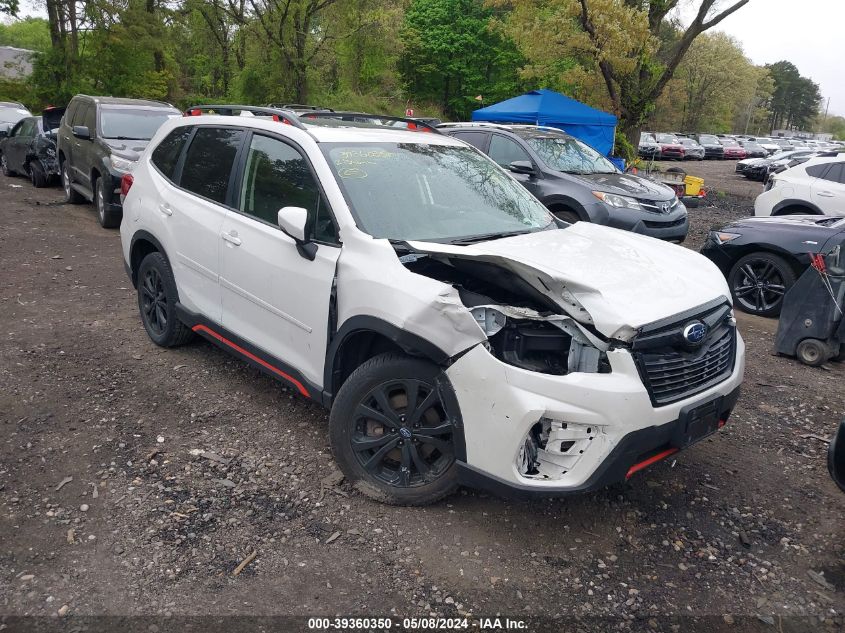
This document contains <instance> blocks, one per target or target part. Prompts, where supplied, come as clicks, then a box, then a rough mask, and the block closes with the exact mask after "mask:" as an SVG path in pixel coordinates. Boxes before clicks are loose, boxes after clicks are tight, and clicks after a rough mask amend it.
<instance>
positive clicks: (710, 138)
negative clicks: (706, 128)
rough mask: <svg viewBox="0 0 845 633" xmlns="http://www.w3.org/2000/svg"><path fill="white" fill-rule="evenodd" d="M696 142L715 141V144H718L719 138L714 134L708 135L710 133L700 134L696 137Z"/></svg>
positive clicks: (711, 142)
mask: <svg viewBox="0 0 845 633" xmlns="http://www.w3.org/2000/svg"><path fill="white" fill-rule="evenodd" d="M698 142H699V143H710V144H713V143H715V144H716V145H718V144H719V139H718V138H717V137H715V136H712V135H710V134H702V135H701V136H699V137H698Z"/></svg>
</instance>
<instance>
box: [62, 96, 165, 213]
mask: <svg viewBox="0 0 845 633" xmlns="http://www.w3.org/2000/svg"><path fill="white" fill-rule="evenodd" d="M180 114H181V113H180V112H179V110H177V109H176V108H174V107H173V106H172V105H170V104H169V103H163V102H161V101H147V100H143V99H122V98H117V97H89V96H88V95H76V96H75V97H74V98H73V99H71V102H70V104H69V105H68V107H67V111H66V112H65V115H64V117H62V124H61V126H60V128H59V134H58V143H57V145H58V148H57V151H58V157H59V170H60V172H61V177H62V186H63V187H64V190H65V197H66V198H67V201H68V202H72V203H80V202H85V201H92V202H93V203H94V206H95V207H96V209H97V218H98V219H99V221H100V224H101V225H102V226H103V227H106V228H112V227H116V226H120V219H121V216H122V215H123V212H122V208H121V205H120V181H121V179H122V178H123V175H124V174H126V173H128V172H129V171H130V170H131V169H132V167H133V166H134V164H135V161H137V160H138V157H139V156H140V155H141V152H143V151H144V148H145V147H146V146H147V143H149V141H150V139H151V138H152V137H153V135H154V134H155V133H156V131H157V130H158V128H159V127H160V126H161V124H162V123H164V122H165V121H167V119H169V118H171V117H174V116H180Z"/></svg>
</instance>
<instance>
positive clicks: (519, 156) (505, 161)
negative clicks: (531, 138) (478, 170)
mask: <svg viewBox="0 0 845 633" xmlns="http://www.w3.org/2000/svg"><path fill="white" fill-rule="evenodd" d="M489 153H490V158H492V159H493V160H494V161H496V163H498V164H499V165H501V166H502V167H507V166H508V165H510V164H511V163H514V162H516V161H528V162H529V163H530V162H531V158H530V157H529V156H528V152H526V151H525V150H524V149H522V148H521V147H520V146H519V145H517V143H516V142H515V141H513V140H512V139H509V138H507V137H504V136H500V135H499V134H494V135H493V138H491V139H490V152H489Z"/></svg>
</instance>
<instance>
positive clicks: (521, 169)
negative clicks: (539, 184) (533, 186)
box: [508, 160, 536, 176]
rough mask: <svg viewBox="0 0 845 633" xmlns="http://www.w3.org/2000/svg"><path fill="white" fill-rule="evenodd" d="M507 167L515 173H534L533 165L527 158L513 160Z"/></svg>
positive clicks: (530, 174) (531, 174)
mask: <svg viewBox="0 0 845 633" xmlns="http://www.w3.org/2000/svg"><path fill="white" fill-rule="evenodd" d="M508 169H510V170H511V171H512V172H513V173H515V174H528V175H529V176H533V175H534V174H535V173H536V172H535V171H534V165H532V164H531V163H530V162H529V161H527V160H515V161H513V162H512V163H511V164H510V165H508Z"/></svg>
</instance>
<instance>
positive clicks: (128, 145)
mask: <svg viewBox="0 0 845 633" xmlns="http://www.w3.org/2000/svg"><path fill="white" fill-rule="evenodd" d="M103 143H105V144H106V145H108V146H109V147H110V148H111V149H112V151H113V152H114V153H115V154H117V155H119V156H120V157H121V158H126V159H128V160H138V159H139V158H140V157H141V152H143V151H144V149H146V147H147V145H149V144H150V142H149V141H148V140H143V139H142V140H134V139H133V140H119V139H113V138H104V139H103Z"/></svg>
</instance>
